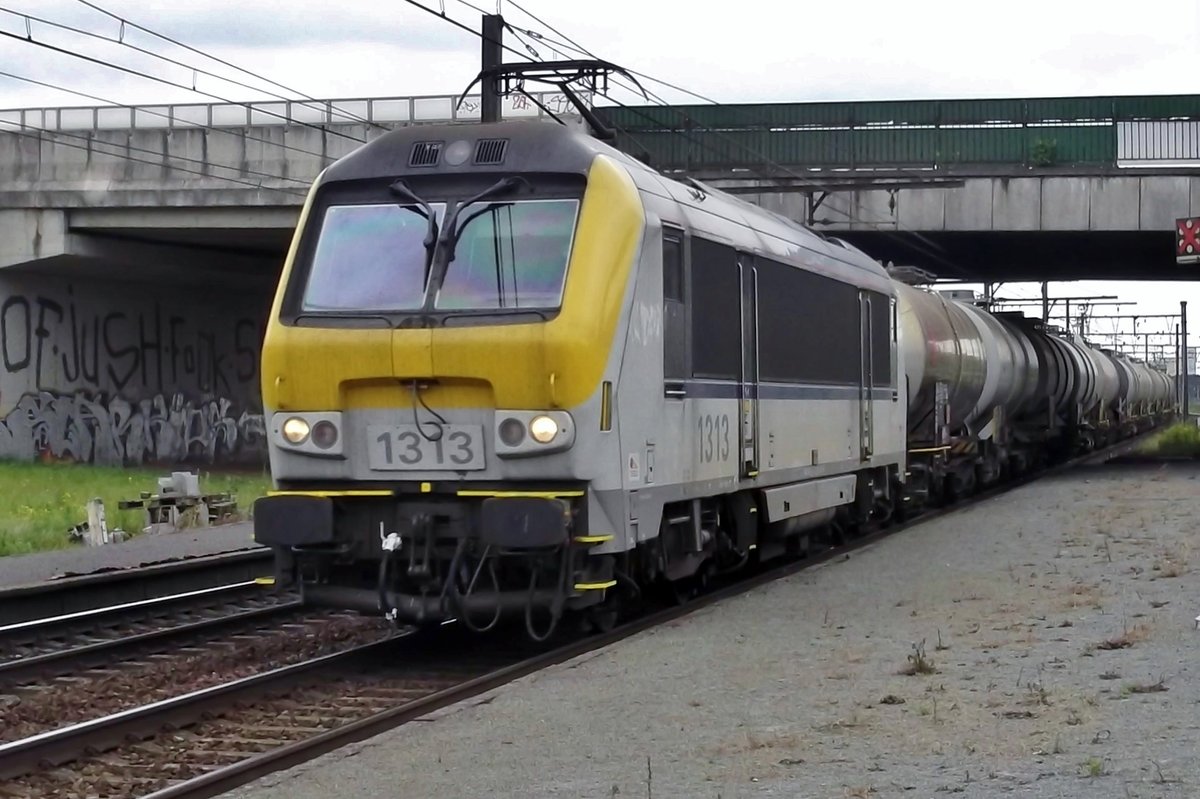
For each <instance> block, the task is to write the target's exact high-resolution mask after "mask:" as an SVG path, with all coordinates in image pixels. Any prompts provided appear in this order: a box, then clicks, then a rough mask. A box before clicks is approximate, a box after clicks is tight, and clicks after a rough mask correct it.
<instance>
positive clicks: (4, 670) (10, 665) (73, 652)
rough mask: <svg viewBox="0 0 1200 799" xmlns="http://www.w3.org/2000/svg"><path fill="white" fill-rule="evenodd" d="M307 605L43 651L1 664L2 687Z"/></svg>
mask: <svg viewBox="0 0 1200 799" xmlns="http://www.w3.org/2000/svg"><path fill="white" fill-rule="evenodd" d="M303 604H304V603H303V602H302V601H301V600H299V599H296V600H291V601H284V602H280V603H278V604H274V605H268V606H266V607H260V608H251V609H249V610H242V611H239V612H236V613H230V614H225V615H221V616H215V617H213V618H210V619H200V620H198V621H193V622H186V623H183V624H177V625H174V626H169V627H163V628H162V629H158V630H148V631H146V632H143V633H135V634H134V635H127V636H124V637H120V638H112V639H109V640H104V641H93V642H91V643H88V644H84V645H83V646H76V647H68V648H64V649H59V650H51V651H48V652H39V653H37V654H34V655H30V656H28V657H14V658H12V659H10V660H4V661H0V686H5V685H13V684H19V683H23V682H28V681H30V680H31V679H33V678H35V677H36V678H41V677H47V676H50V677H53V676H58V675H60V674H65V673H67V672H69V671H72V670H77V669H86V668H93V667H95V666H100V665H105V664H108V663H111V662H113V659H114V658H113V651H114V650H137V649H139V648H141V647H144V646H145V645H146V644H150V643H160V644H161V643H166V642H168V641H171V640H173V639H178V638H184V637H186V636H189V635H194V634H196V633H199V632H205V631H210V630H214V629H218V628H221V627H228V626H235V625H239V624H244V623H246V622H248V621H253V620H255V619H266V618H269V617H271V616H277V615H280V614H284V613H289V612H292V611H295V610H299V609H300V608H301V607H303Z"/></svg>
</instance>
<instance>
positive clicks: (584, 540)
mask: <svg viewBox="0 0 1200 799" xmlns="http://www.w3.org/2000/svg"><path fill="white" fill-rule="evenodd" d="M612 540H613V537H612V536H611V535H577V536H575V543H576V544H603V543H604V542H605V541H612Z"/></svg>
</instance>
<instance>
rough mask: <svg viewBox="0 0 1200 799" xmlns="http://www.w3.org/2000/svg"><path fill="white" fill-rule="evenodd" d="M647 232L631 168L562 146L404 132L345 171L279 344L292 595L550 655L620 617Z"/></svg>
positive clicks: (268, 521) (296, 262)
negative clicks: (516, 615)
mask: <svg viewBox="0 0 1200 799" xmlns="http://www.w3.org/2000/svg"><path fill="white" fill-rule="evenodd" d="M643 229H644V215H643V211H642V207H641V203H640V201H639V198H638V193H637V190H636V188H635V187H634V185H633V183H632V181H631V180H630V178H629V175H628V173H627V172H626V171H625V169H624V167H623V166H622V165H621V163H620V162H619V160H617V159H614V158H613V157H612V156H611V155H605V154H603V153H602V152H601V150H600V146H599V145H598V144H597V143H596V142H594V141H593V140H592V139H590V138H589V137H587V136H586V135H584V134H582V133H579V132H575V131H572V130H568V129H566V128H564V127H562V126H558V125H550V124H546V123H501V124H497V125H478V126H439V127H413V128H406V129H403V130H399V131H395V132H392V133H389V134H386V135H384V136H382V137H380V138H379V139H377V140H375V141H373V142H371V143H369V144H367V145H365V146H363V147H361V148H359V149H358V150H356V151H355V152H354V153H352V154H350V155H348V156H346V157H345V158H343V159H341V160H340V161H338V162H337V163H336V164H334V165H332V166H331V167H329V168H328V169H327V170H326V171H325V172H324V173H323V174H322V176H321V177H320V178H319V179H318V181H317V184H316V185H315V186H314V187H313V190H312V191H311V192H310V195H309V198H308V201H307V203H306V205H305V208H304V211H303V213H302V215H301V219H300V223H299V225H298V227H297V230H296V234H295V237H294V240H293V243H292V248H291V251H290V252H289V255H288V260H287V263H286V265H285V267H284V270H283V273H282V276H281V279H280V283H279V287H278V290H277V292H276V296H275V300H274V304H273V307H272V309H271V312H270V313H271V316H270V320H269V323H268V326H267V333H266V338H265V341H264V344H263V356H262V381H263V385H262V389H263V403H264V407H265V409H266V412H267V418H268V431H269V444H270V462H271V471H272V475H273V478H274V481H275V486H276V489H277V490H276V491H274V492H272V495H271V496H269V497H267V498H264V499H262V500H259V502H258V503H256V505H255V538H256V540H257V541H259V542H260V543H262V544H266V545H269V546H271V547H273V548H274V550H275V553H276V559H277V567H278V568H277V572H278V574H279V576H280V577H281V578H282V579H283V580H285V581H287V580H289V579H298V580H300V582H301V583H302V585H303V590H304V594H305V597H306V599H307V600H308V601H310V602H313V603H316V604H329V605H334V606H338V607H349V608H357V609H361V610H366V611H375V610H377V611H379V612H381V613H384V614H386V615H388V616H389V617H391V618H394V619H397V620H401V621H413V622H434V623H436V622H439V621H442V620H444V619H446V618H451V617H456V618H459V619H462V620H463V621H465V622H466V623H468V624H469V625H471V626H474V627H486V626H488V625H490V624H493V623H495V622H496V621H497V620H498V618H499V617H500V615H501V612H502V611H505V610H513V611H517V610H520V611H523V612H524V614H525V620H526V624H527V626H529V627H530V634H531V635H535V637H538V636H541V635H544V634H545V633H544V632H542V631H543V630H545V629H547V625H552V624H553V623H554V622H555V621H556V620H557V619H558V618H559V616H560V615H561V613H562V611H563V608H564V607H565V606H568V605H572V606H586V605H589V604H594V603H596V602H598V601H599V600H600V599H602V598H603V595H604V591H605V590H606V589H607V588H608V587H610V586H611V585H612V580H613V576H612V563H611V559H610V558H604V557H589V556H588V555H589V549H592V550H593V552H594V549H593V548H594V547H596V546H597V545H603V544H604V543H605V542H606V541H609V540H611V538H612V536H605V535H594V534H589V523H588V508H589V502H588V495H589V491H592V490H593V489H595V488H596V487H597V486H603V485H605V484H606V483H608V482H610V481H613V482H614V483H615V484H616V485H617V486H619V477H613V476H612V475H610V474H609V473H608V472H606V464H610V465H611V471H612V472H616V464H617V460H618V458H617V457H616V456H615V450H614V454H613V456H612V457H606V448H607V447H609V444H608V443H607V442H606V440H605V438H604V437H603V436H602V435H601V434H602V433H603V432H604V431H605V430H606V429H610V428H611V412H612V404H611V396H612V395H611V391H612V383H613V380H614V379H615V376H616V369H617V368H618V367H619V361H620V358H619V355H620V353H619V350H620V346H621V336H619V335H617V330H618V327H619V320H620V318H621V315H622V309H623V308H624V307H625V305H626V302H627V299H628V297H627V294H628V288H629V285H630V280H629V278H630V274H631V272H632V270H633V268H634V264H635V261H636V253H637V249H638V247H639V244H640V240H641V236H642V231H643ZM613 446H615V445H613ZM594 514H595V511H594V510H593V515H594ZM535 629H536V632H535Z"/></svg>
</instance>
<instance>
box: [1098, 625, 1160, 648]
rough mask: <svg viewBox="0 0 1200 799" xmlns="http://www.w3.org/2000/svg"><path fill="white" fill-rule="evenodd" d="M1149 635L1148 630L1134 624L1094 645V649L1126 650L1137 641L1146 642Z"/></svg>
mask: <svg viewBox="0 0 1200 799" xmlns="http://www.w3.org/2000/svg"><path fill="white" fill-rule="evenodd" d="M1149 635H1150V630H1149V629H1147V628H1146V626H1145V625H1142V624H1135V625H1134V626H1133V627H1131V628H1130V627H1127V628H1126V629H1125V630H1123V631H1122V632H1121V634H1120V635H1117V636H1114V637H1112V638H1108V639H1105V640H1104V641H1101V642H1100V643H1098V644H1096V649H1106V650H1111V649H1128V648H1129V647H1131V646H1133V645H1134V644H1136V643H1137V642H1139V641H1144V640H1146V637H1147V636H1149Z"/></svg>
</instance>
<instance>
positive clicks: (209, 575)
mask: <svg viewBox="0 0 1200 799" xmlns="http://www.w3.org/2000/svg"><path fill="white" fill-rule="evenodd" d="M272 559H273V556H272V553H271V551H270V550H269V549H267V548H265V547H256V548H254V549H247V550H238V551H235V552H224V553H218V554H215V555H205V556H200V557H186V558H176V559H173V560H167V561H163V562H159V563H152V564H147V565H142V566H135V567H132V568H111V569H104V570H99V571H95V572H90V573H86V574H67V575H64V576H63V577H60V578H57V579H52V580H47V581H44V582H38V583H32V584H27V585H18V586H11V587H8V588H3V589H0V624H4V625H6V626H12V625H14V624H19V623H21V622H26V621H31V620H37V619H45V618H48V617H52V616H62V615H67V614H71V613H77V612H81V611H87V610H92V609H98V608H103V607H104V606H106V605H117V604H124V603H130V602H136V601H140V600H145V599H151V598H155V597H159V596H162V595H164V594H178V593H181V592H184V591H194V590H198V589H204V588H212V587H216V586H222V585H228V584H230V583H234V582H247V581H252V580H254V579H255V578H258V577H262V576H266V575H269V574H271V573H272V572H273V560H272Z"/></svg>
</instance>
